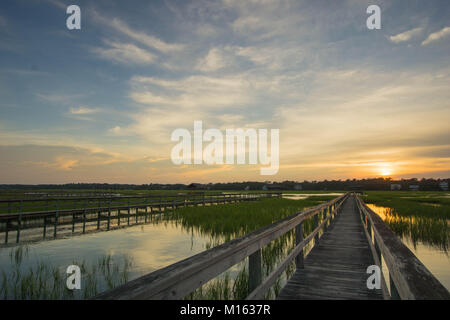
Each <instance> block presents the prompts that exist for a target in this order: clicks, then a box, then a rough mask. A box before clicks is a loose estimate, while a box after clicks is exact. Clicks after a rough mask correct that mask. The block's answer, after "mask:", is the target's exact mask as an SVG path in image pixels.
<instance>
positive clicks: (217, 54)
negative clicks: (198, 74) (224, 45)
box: [196, 48, 227, 72]
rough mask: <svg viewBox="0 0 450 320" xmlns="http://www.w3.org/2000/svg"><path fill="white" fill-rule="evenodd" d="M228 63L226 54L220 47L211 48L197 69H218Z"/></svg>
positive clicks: (206, 70) (207, 70) (208, 70)
mask: <svg viewBox="0 0 450 320" xmlns="http://www.w3.org/2000/svg"><path fill="white" fill-rule="evenodd" d="M226 65H227V62H226V61H225V56H224V55H223V53H222V52H221V50H219V49H218V48H212V49H211V50H209V52H208V54H207V55H206V57H204V58H203V59H201V60H200V61H199V62H198V63H197V66H196V69H198V70H200V71H203V72H211V71H217V70H219V69H222V68H224V67H225V66H226Z"/></svg>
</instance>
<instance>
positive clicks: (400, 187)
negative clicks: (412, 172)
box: [391, 183, 402, 190]
mask: <svg viewBox="0 0 450 320" xmlns="http://www.w3.org/2000/svg"><path fill="white" fill-rule="evenodd" d="M401 189H402V185H401V184H398V183H392V184H391V190H401Z"/></svg>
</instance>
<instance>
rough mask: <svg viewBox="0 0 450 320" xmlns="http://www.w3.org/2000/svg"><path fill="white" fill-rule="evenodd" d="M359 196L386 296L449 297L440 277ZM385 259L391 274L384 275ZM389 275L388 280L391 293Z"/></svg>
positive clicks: (358, 203) (367, 233)
mask: <svg viewBox="0 0 450 320" xmlns="http://www.w3.org/2000/svg"><path fill="white" fill-rule="evenodd" d="M356 199H357V205H358V209H359V213H360V215H361V221H362V223H363V226H364V230H365V233H366V236H367V239H368V241H369V245H370V249H371V252H372V256H373V258H374V261H375V263H376V265H377V266H378V267H379V268H380V271H381V289H382V292H383V296H384V298H385V299H402V300H416V299H417V300H424V299H432V300H441V299H445V300H449V299H450V293H449V292H448V290H447V289H446V288H445V287H444V286H443V285H442V284H441V283H440V282H439V280H437V279H436V278H435V277H434V276H433V275H432V274H431V272H430V271H429V270H428V269H427V268H426V267H425V266H424V265H423V264H422V262H420V260H419V259H418V258H417V257H416V256H415V255H414V254H413V253H412V252H411V250H409V249H408V247H406V246H405V245H404V244H403V243H402V241H401V240H400V238H399V237H397V235H396V234H395V233H394V232H393V231H392V230H391V229H390V228H389V227H388V226H387V225H386V223H385V222H384V221H383V220H382V219H381V218H380V217H379V216H378V215H377V214H376V213H375V212H373V211H372V210H371V209H370V208H369V207H368V206H367V205H366V204H365V203H364V202H363V201H362V200H361V198H360V197H359V196H356ZM382 261H384V262H385V264H386V266H387V269H388V273H389V274H388V275H384V274H383V271H382V270H383V268H382V265H381V263H382ZM386 278H387V279H388V281H389V286H390V292H389V290H388V288H387V283H386V281H385V279H386Z"/></svg>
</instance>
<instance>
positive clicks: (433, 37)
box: [422, 27, 450, 46]
mask: <svg viewBox="0 0 450 320" xmlns="http://www.w3.org/2000/svg"><path fill="white" fill-rule="evenodd" d="M448 36H450V27H445V28H443V29H441V30H439V31H437V32H434V33H431V34H430V35H428V37H427V38H426V39H425V40H424V41H423V42H422V45H423V46H426V45H428V44H430V43H431V42H435V41H438V40H440V39H443V38H446V37H448Z"/></svg>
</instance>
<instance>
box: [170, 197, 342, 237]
mask: <svg viewBox="0 0 450 320" xmlns="http://www.w3.org/2000/svg"><path fill="white" fill-rule="evenodd" d="M317 198H318V199H317ZM333 198H335V197H333V196H328V197H325V196H322V197H308V198H307V199H304V200H290V199H280V198H273V199H261V200H260V201H257V202H240V203H233V204H227V205H220V206H206V207H186V208H180V209H177V210H175V212H174V213H173V215H171V216H170V219H175V220H177V221H178V222H179V223H181V224H182V226H183V227H184V228H185V229H187V230H191V229H195V230H196V231H199V232H200V233H202V234H207V235H211V236H212V237H213V238H214V237H219V238H223V239H224V240H225V241H229V240H231V239H234V238H237V237H240V236H243V235H245V234H247V233H250V232H252V231H254V230H257V229H259V228H262V227H265V226H267V225H270V224H272V223H274V222H276V221H278V220H281V219H283V218H286V217H288V216H291V215H293V214H295V213H297V212H300V211H302V210H305V209H306V208H309V207H314V206H316V205H318V204H320V203H322V202H324V201H329V200H331V199H333Z"/></svg>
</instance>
